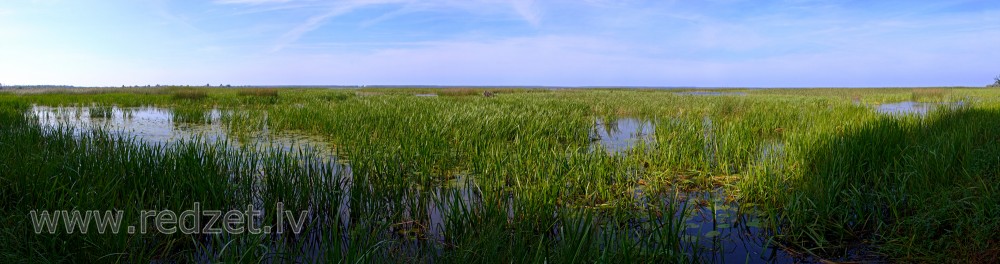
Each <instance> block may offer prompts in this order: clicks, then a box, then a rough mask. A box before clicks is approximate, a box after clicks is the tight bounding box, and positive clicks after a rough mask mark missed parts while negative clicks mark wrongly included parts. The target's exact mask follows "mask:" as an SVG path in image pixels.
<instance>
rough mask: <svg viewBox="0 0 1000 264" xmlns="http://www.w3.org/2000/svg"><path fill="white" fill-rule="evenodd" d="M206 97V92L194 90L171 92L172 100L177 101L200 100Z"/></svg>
mask: <svg viewBox="0 0 1000 264" xmlns="http://www.w3.org/2000/svg"><path fill="white" fill-rule="evenodd" d="M206 97H208V93H207V92H205V91H200V90H195V89H183V90H177V91H174V92H173V98H174V99H177V100H201V99H205V98H206Z"/></svg>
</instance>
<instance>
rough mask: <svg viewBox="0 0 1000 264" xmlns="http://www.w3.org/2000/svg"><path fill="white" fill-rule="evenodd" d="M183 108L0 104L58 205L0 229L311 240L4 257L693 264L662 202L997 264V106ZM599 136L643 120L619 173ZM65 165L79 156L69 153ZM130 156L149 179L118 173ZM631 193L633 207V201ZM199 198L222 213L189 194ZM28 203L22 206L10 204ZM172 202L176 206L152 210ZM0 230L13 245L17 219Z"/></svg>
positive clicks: (83, 240)
mask: <svg viewBox="0 0 1000 264" xmlns="http://www.w3.org/2000/svg"><path fill="white" fill-rule="evenodd" d="M484 90H485V89H484ZM198 91H202V92H204V93H205V96H204V97H202V98H201V99H187V98H177V97H175V96H174V94H176V93H178V92H179V90H177V89H175V88H170V89H161V90H150V91H149V92H146V93H135V94H117V93H92V94H58V93H49V94H38V95H0V101H3V102H12V103H11V104H10V105H9V106H7V107H5V108H9V109H12V110H9V111H7V112H10V113H11V114H10V115H9V117H8V118H6V119H7V124H9V126H6V127H4V130H5V131H7V130H10V131H21V132H18V133H5V135H6V136H4V137H5V139H4V140H2V141H0V142H5V143H3V145H0V146H2V147H3V148H4V149H5V150H7V151H8V152H7V153H10V155H13V153H19V152H30V151H29V150H30V149H32V148H33V147H35V146H37V145H39V144H49V143H52V144H51V145H52V146H51V147H49V149H48V150H46V151H48V152H43V153H50V154H47V155H44V156H43V157H49V158H42V157H34V156H31V155H28V156H27V157H18V159H13V161H11V162H7V163H3V164H5V166H8V167H11V168H16V170H14V172H17V173H19V174H25V175H33V176H31V177H33V178H32V179H35V178H38V179H42V178H44V179H54V181H52V182H56V183H59V184H65V185H66V186H67V187H52V186H46V185H31V186H34V187H32V189H25V187H8V189H9V190H12V191H11V192H6V191H5V192H4V193H5V194H7V193H11V194H9V195H8V197H5V199H7V200H5V201H7V202H8V203H11V204H14V203H15V202H16V203H17V204H15V205H12V206H11V207H4V209H5V212H4V213H5V215H18V213H16V212H21V211H24V210H29V209H34V208H60V209H62V208H61V207H60V206H68V207H87V206H90V207H95V208H99V209H103V208H107V207H102V206H103V205H102V204H101V203H98V202H97V201H91V200H85V199H83V198H65V199H62V198H60V199H53V198H55V197H63V196H67V194H74V195H76V193H78V192H80V190H81V188H85V187H81V186H95V188H98V189H99V190H100V192H101V193H113V194H119V195H120V196H122V197H139V196H140V194H141V195H152V196H150V197H151V198H143V199H138V200H137V199H131V198H130V199H125V198H116V197H110V198H108V197H105V198H104V199H105V200H106V201H113V203H120V204H123V208H132V209H138V208H147V207H156V208H175V209H177V207H179V209H186V207H184V206H190V205H189V204H190V203H191V202H192V201H202V200H204V201H209V203H212V205H213V206H220V207H227V206H229V207H233V206H246V203H260V204H264V205H268V204H273V203H276V202H279V201H281V202H283V203H285V204H288V205H290V206H291V207H293V208H296V209H301V208H309V209H312V211H313V215H311V217H312V218H311V219H316V220H315V221H311V222H310V223H313V224H312V225H310V227H309V228H310V229H309V230H310V231H309V232H308V233H307V235H302V236H298V237H297V236H286V237H280V238H276V237H275V236H263V237H251V236H245V235H244V236H240V235H231V236H223V237H217V238H211V239H207V240H205V239H201V240H198V239H195V238H189V237H158V236H152V237H151V238H149V237H141V238H130V237H128V236H109V238H107V239H108V241H103V240H99V239H92V238H89V237H87V236H82V237H81V236H69V235H67V236H58V237H51V238H45V237H44V236H42V237H41V238H40V237H39V236H34V235H27V234H26V233H23V232H25V230H23V229H21V228H27V226H25V225H24V224H12V225H9V226H12V227H15V228H14V229H11V230H14V231H11V232H22V233H17V234H18V235H9V236H7V237H8V238H9V239H10V240H9V241H22V242H26V243H21V244H25V245H36V244H39V243H41V242H37V241H35V240H40V239H42V238H45V239H47V240H46V241H47V242H46V243H49V244H56V243H57V242H60V241H61V242H65V243H63V245H67V246H63V247H61V248H59V247H51V246H50V247H46V248H45V250H44V251H43V252H47V253H51V254H55V255H59V254H71V253H72V254H77V253H75V252H76V251H78V250H77V249H80V248H82V247H87V248H88V249H90V247H89V246H88V245H91V244H98V245H107V246H102V247H101V249H94V250H93V251H94V252H103V253H104V254H110V255H112V256H115V258H118V256H119V255H118V253H121V252H129V253H130V254H125V255H124V256H126V257H121V259H122V260H123V261H125V262H142V261H143V260H149V259H186V258H193V257H194V256H196V255H198V254H195V252H199V250H205V249H206V248H207V249H211V250H216V249H221V248H223V247H225V248H227V249H230V250H231V251H230V250H227V251H224V252H216V253H215V254H214V255H211V256H209V257H208V258H210V259H211V260H213V261H234V260H235V261H241V260H242V261H246V260H260V259H266V260H279V261H278V262H281V261H287V262H296V261H301V262H310V261H318V260H327V261H351V262H354V261H401V262H407V261H421V262H469V261H476V262H483V261H496V260H500V261H502V262H545V261H548V262H581V261H585V262H586V261H590V262H621V261H634V262H664V261H666V262H688V261H697V260H698V259H697V258H698V257H702V255H701V254H698V252H693V251H692V250H691V245H689V244H686V243H685V241H683V240H682V235H681V233H682V232H683V230H684V228H685V227H684V220H685V219H684V217H683V214H681V215H677V214H675V213H674V212H677V211H678V210H681V209H684V208H682V206H681V205H679V203H678V202H677V201H675V200H674V198H673V196H672V195H671V193H673V191H675V190H680V191H696V190H711V189H716V188H722V189H724V190H725V193H727V194H729V195H732V196H733V198H732V199H736V200H737V201H739V202H740V203H741V204H743V205H744V206H746V207H748V208H754V209H755V210H759V211H762V213H761V215H762V217H761V220H762V221H761V222H762V225H764V226H765V228H768V229H769V230H770V231H769V233H770V234H774V235H775V236H774V237H772V238H768V239H769V240H772V241H774V242H775V243H777V244H781V245H782V246H783V247H787V248H790V249H792V250H795V251H796V252H802V253H803V254H806V255H812V256H814V257H819V258H834V259H837V258H838V257H842V256H843V254H842V252H843V249H844V248H845V246H851V245H853V244H857V243H863V244H864V245H867V246H868V247H867V248H868V249H869V250H872V251H874V252H870V253H871V254H876V255H883V256H885V257H887V258H889V259H894V260H900V261H926V262H937V261H949V260H963V261H980V262H991V261H994V260H995V258H994V257H991V256H994V255H991V252H996V248H997V246H996V242H995V241H994V240H995V239H993V238H991V237H990V234H995V233H996V231H998V230H997V227H996V224H994V223H997V222H1000V221H997V220H998V219H997V215H996V214H995V213H994V212H996V211H997V210H995V209H997V208H995V207H996V204H998V203H997V199H996V198H997V197H996V196H997V195H996V187H997V186H996V184H995V183H994V182H996V179H994V178H995V176H996V175H997V173H998V171H997V166H998V165H997V164H1000V160H997V159H996V157H998V156H1000V155H997V154H998V153H997V149H996V146H997V144H996V143H997V141H996V137H995V136H991V135H997V134H1000V133H997V132H1000V131H995V130H997V129H998V126H997V124H996V123H997V122H998V121H996V120H1000V119H996V118H995V115H996V114H997V110H996V109H998V108H997V105H1000V102H998V101H997V100H996V99H995V98H997V97H996V96H995V92H987V91H981V90H975V89H944V88H941V89H936V90H915V89H767V90H752V89H751V90H740V91H741V92H745V95H722V96H703V95H684V94H679V93H676V92H677V91H671V90H626V89H601V90H555V91H550V90H502V91H500V92H499V93H497V95H496V96H495V97H483V96H477V95H479V94H482V91H483V90H479V89H468V90H435V89H423V90H419V89H416V90H408V89H364V90H328V89H289V90H281V92H277V93H275V94H274V96H271V95H270V94H267V95H266V96H258V95H256V94H252V93H250V94H248V93H246V92H242V91H239V90H233V89H198ZM416 93H437V94H442V95H453V96H442V97H440V98H435V99H433V100H428V99H427V98H417V97H414V96H412V94H416ZM907 100H917V101H954V100H963V101H967V102H968V103H967V104H966V105H967V108H962V109H950V108H947V107H944V108H940V109H939V111H938V112H935V113H932V114H931V115H930V116H928V117H919V116H903V117H896V116H887V115H882V114H878V113H876V112H875V111H873V109H872V108H871V107H870V106H871V105H877V104H878V103H884V102H899V101H907ZM28 104H41V105H53V106H55V105H87V106H91V105H92V104H97V106H98V107H107V106H111V105H118V106H120V107H128V106H138V105H154V106H160V107H170V108H173V109H174V111H173V113H174V118H175V121H176V122H199V120H205V119H204V117H205V115H206V114H205V113H206V112H205V111H207V110H206V109H213V108H218V109H220V113H222V114H221V117H220V118H219V121H220V122H222V124H223V126H224V127H225V128H226V131H227V133H229V134H231V135H235V136H239V135H245V136H246V137H253V136H255V135H258V134H262V133H273V132H277V131H292V130H294V131H298V132H304V133H311V134H316V135H321V136H323V137H325V138H328V139H330V140H331V141H332V142H333V143H334V144H335V150H330V151H336V153H335V156H336V157H337V159H336V160H324V159H321V158H317V157H321V156H322V155H314V154H315V153H308V152H306V151H302V152H301V153H299V152H293V153H288V152H279V151H268V150H259V149H241V148H239V147H238V146H217V145H212V144H205V143H200V142H198V141H193V142H188V143H184V144H177V145H171V146H166V147H162V146H161V147H153V146H148V145H146V144H144V143H142V142H137V141H132V140H129V139H127V138H121V137H117V136H112V135H106V134H101V133H100V132H95V133H90V134H85V135H86V136H84V137H81V138H74V137H72V136H70V135H71V133H68V132H65V131H63V132H54V131H46V130H44V129H42V128H39V127H35V126H33V125H31V124H32V122H31V121H30V120H25V119H24V117H23V116H19V115H20V113H21V111H23V108H24V107H25V105H28ZM617 118H636V119H639V120H650V121H651V122H652V124H653V125H654V126H655V133H654V135H653V138H654V139H653V140H652V141H649V142H640V143H638V145H637V146H636V147H635V148H633V149H631V150H629V151H626V152H624V153H623V154H614V153H608V152H606V151H602V150H601V149H600V147H599V146H598V147H596V148H595V147H593V146H592V145H591V144H592V143H591V141H590V132H591V131H592V129H593V126H594V125H595V121H596V120H597V119H602V120H614V119H617ZM35 130H38V132H31V133H28V132H25V131H35ZM7 142H10V143H7ZM19 142H21V143H19ZM78 145H85V147H80V146H78ZM46 146H49V145H46ZM43 149H44V148H43ZM73 149H83V150H86V152H82V151H66V150H73ZM145 149H149V150H148V151H147V150H145ZM81 156H93V158H92V159H83V160H80V159H82V157H81ZM133 156H139V157H145V158H142V159H131V158H129V159H125V158H123V157H133ZM31 157H34V158H33V159H30V158H31ZM51 157H59V158H51ZM101 157H104V159H108V160H116V159H117V160H118V161H116V162H117V163H108V164H117V165H113V166H112V165H100V164H104V163H99V162H98V161H96V160H93V159H98V158H101ZM67 160H69V161H74V160H78V161H79V162H76V161H74V162H63V161H67ZM15 161H16V162H15ZM101 162H103V161H101ZM181 162H187V163H183V164H180V163H181ZM85 163H86V164H87V165H80V164H85ZM341 163H345V164H349V169H346V168H343V166H345V165H341ZM148 164H152V165H148ZM205 164H216V165H212V166H206V165H205ZM36 165H40V166H36ZM79 166H84V167H86V168H88V169H87V170H82V171H84V172H86V171H92V172H93V173H90V174H87V175H92V177H90V178H87V179H88V181H86V182H80V180H81V179H82V178H79V177H70V176H65V175H72V174H73V173H75V172H76V171H81V170H80V169H79V168H78V167H79ZM34 167H39V168H51V169H50V170H51V171H33V169H32V168H34ZM105 167H109V168H105ZM167 167H169V168H167ZM121 168H125V169H124V170H122V169H121ZM110 170H118V171H110ZM177 170H180V171H179V172H178V171H177ZM157 171H161V172H157ZM346 171H349V172H350V173H346ZM262 172H263V173H262ZM32 173H33V174H32ZM171 174H180V175H188V176H182V177H175V176H172V175H171ZM8 175H9V176H8ZM13 175H15V174H7V175H4V177H3V178H4V179H5V181H7V182H14V183H16V184H17V185H9V186H27V185H28V184H27V183H25V182H32V181H40V180H30V179H28V178H27V177H20V176H19V178H15V177H14V176H13ZM128 175H144V176H142V177H141V179H132V177H131V176H128ZM194 175H201V176H199V177H196V176H194ZM346 182H349V184H347V183H346ZM121 183H129V184H130V185H128V186H129V188H125V187H121V185H122V184H121ZM147 184H148V185H147ZM143 186H150V187H143ZM640 186H641V187H642V188H643V189H644V190H645V191H644V192H643V193H644V194H643V195H640V196H637V195H635V190H636V188H638V187H640ZM154 187H155V188H154ZM101 188H103V189H101ZM141 190H158V191H152V192H150V191H141ZM215 190H221V191H222V192H225V193H227V194H226V195H222V196H218V195H210V194H206V193H213V191H215ZM29 191H30V192H37V193H40V194H36V195H35V196H25V193H27V192H29ZM174 191H179V192H181V193H186V194H187V195H188V196H187V197H184V198H171V197H168V196H167V194H166V193H172V192H174ZM84 193H86V192H84ZM14 197H31V198H30V199H15V198H14ZM67 197H75V196H67ZM143 197H145V196H143ZM220 197H224V198H220ZM233 197H235V198H233ZM116 199H117V200H116ZM36 200H47V201H46V202H52V203H53V204H44V203H42V204H35V203H40V202H39V201H36ZM26 201H28V202H26ZM251 201H254V202H251ZM203 207H204V206H203ZM688 209H689V210H693V209H690V208H688ZM713 211H714V210H713ZM8 212H15V213H13V214H10V213H8ZM265 215H266V216H265V218H267V217H273V215H274V214H273V213H269V214H265ZM5 220H6V222H7V223H23V221H24V219H23V213H22V216H21V218H8V219H5ZM268 220H270V219H268ZM88 236H89V235H88ZM137 239H138V240H143V241H154V242H150V243H152V244H153V245H152V246H149V248H147V247H139V246H135V245H134V244H129V243H126V242H122V241H136V240H137ZM199 239H200V238H199ZM91 240H93V241H99V242H92V241H91ZM182 240H183V241H185V242H183V243H182V242H180V241H182ZM188 240H191V241H197V242H190V241H188ZM309 241H313V242H309ZM316 241H319V242H316ZM41 244H45V243H41ZM226 245H229V246H226ZM303 247H306V248H312V250H306V251H303V250H302V248H303ZM13 248H15V249H16V250H15V249H12V250H7V251H8V252H11V253H9V254H8V255H11V256H17V257H19V258H22V259H25V260H28V259H34V258H37V256H33V255H32V254H33V253H31V252H30V251H29V250H28V249H27V247H23V248H22V247H13ZM262 248H267V249H266V250H265V249H262ZM110 249H115V250H110ZM168 249H169V250H168ZM116 250H117V251H116ZM131 252H137V253H135V256H132V255H131ZM164 252H170V254H167V253H164ZM213 252H214V251H213ZM74 256H76V255H74ZM101 256H104V255H101ZM82 257H83V258H84V259H94V258H97V257H98V256H97V253H94V256H82ZM74 258H75V257H74ZM147 262H148V261H147Z"/></svg>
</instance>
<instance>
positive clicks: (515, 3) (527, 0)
mask: <svg viewBox="0 0 1000 264" xmlns="http://www.w3.org/2000/svg"><path fill="white" fill-rule="evenodd" d="M510 4H511V6H512V7H513V8H514V11H515V12H517V14H518V15H519V16H521V18H522V19H524V21H527V22H528V23H530V24H531V25H534V26H538V24H539V23H541V21H542V17H541V11H540V10H539V7H538V5H536V4H535V1H534V0H511V1H510Z"/></svg>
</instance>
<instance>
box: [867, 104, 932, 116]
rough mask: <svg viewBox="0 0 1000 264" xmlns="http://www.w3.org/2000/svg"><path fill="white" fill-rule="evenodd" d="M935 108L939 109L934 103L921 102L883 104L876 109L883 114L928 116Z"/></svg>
mask: <svg viewBox="0 0 1000 264" xmlns="http://www.w3.org/2000/svg"><path fill="white" fill-rule="evenodd" d="M935 107H937V104H934V103H919V102H911V101H906V102H899V103H891V104H882V105H879V106H878V107H876V108H875V110H876V111H878V112H879V113H883V114H891V115H907V114H916V115H921V116H923V115H927V113H928V112H930V111H931V109H934V108H935Z"/></svg>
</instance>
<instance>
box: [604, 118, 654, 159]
mask: <svg viewBox="0 0 1000 264" xmlns="http://www.w3.org/2000/svg"><path fill="white" fill-rule="evenodd" d="M654 128H655V127H654V126H653V122H650V121H640V120H639V119H635V118H619V119H614V120H610V119H609V120H605V119H601V118H598V119H597V121H596V123H595V124H594V129H593V131H591V133H590V137H591V140H592V141H593V142H594V143H593V144H591V150H594V149H596V148H603V149H605V150H607V151H608V152H609V153H612V154H618V153H623V152H625V151H628V150H629V149H632V148H634V147H637V146H640V145H647V144H652V143H654V142H656V138H655V137H654V135H653V132H654Z"/></svg>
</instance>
